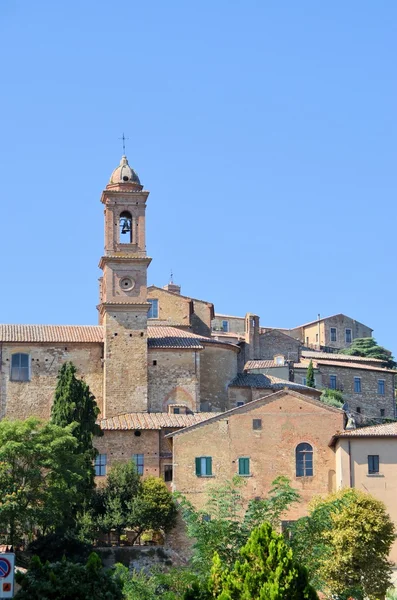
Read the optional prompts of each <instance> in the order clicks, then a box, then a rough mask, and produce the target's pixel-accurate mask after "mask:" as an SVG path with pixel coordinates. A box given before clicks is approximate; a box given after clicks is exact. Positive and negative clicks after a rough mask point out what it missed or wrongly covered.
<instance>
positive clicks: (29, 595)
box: [15, 553, 123, 600]
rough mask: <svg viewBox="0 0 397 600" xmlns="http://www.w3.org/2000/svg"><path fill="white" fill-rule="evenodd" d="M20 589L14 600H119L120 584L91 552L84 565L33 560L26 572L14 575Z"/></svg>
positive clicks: (120, 594) (120, 596)
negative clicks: (43, 562) (93, 599)
mask: <svg viewBox="0 0 397 600" xmlns="http://www.w3.org/2000/svg"><path fill="white" fill-rule="evenodd" d="M16 580H17V582H18V583H19V585H20V586H21V589H20V590H19V592H18V593H17V594H16V596H15V598H16V600H91V599H92V598H95V599H96V600H122V598H123V594H122V591H121V582H120V581H119V579H118V578H117V577H114V576H113V574H112V573H111V572H110V571H107V570H105V569H103V568H102V562H101V559H100V558H99V556H98V555H97V554H95V553H92V554H91V555H90V556H89V558H88V561H87V564H86V565H81V564H76V563H72V562H68V561H67V560H62V561H61V562H55V563H49V562H47V563H45V564H42V563H41V561H40V559H39V557H37V556H35V557H33V559H32V561H31V565H30V569H29V570H28V572H27V573H20V572H19V573H17V576H16Z"/></svg>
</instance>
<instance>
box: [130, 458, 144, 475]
mask: <svg viewBox="0 0 397 600" xmlns="http://www.w3.org/2000/svg"><path fill="white" fill-rule="evenodd" d="M132 460H133V461H134V463H135V466H136V470H137V471H138V473H139V475H143V454H133V455H132Z"/></svg>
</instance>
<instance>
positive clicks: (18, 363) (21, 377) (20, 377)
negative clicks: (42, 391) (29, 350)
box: [11, 354, 30, 381]
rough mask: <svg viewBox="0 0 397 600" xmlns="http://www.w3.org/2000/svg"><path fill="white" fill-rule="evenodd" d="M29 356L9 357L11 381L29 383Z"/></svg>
mask: <svg viewBox="0 0 397 600" xmlns="http://www.w3.org/2000/svg"><path fill="white" fill-rule="evenodd" d="M29 363H30V357H29V354H13V355H12V357H11V381H29V379H30V373H29V370H30V369H29Z"/></svg>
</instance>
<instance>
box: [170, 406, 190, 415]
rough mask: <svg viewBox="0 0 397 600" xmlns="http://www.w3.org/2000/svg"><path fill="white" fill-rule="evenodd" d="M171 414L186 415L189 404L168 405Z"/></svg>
mask: <svg viewBox="0 0 397 600" xmlns="http://www.w3.org/2000/svg"><path fill="white" fill-rule="evenodd" d="M168 414H169V415H186V414H187V406H186V405H185V404H169V405H168Z"/></svg>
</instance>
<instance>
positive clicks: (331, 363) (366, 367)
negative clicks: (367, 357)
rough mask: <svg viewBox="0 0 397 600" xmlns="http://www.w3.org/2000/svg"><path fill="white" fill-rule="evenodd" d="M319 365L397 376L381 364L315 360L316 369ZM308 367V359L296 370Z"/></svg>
mask: <svg viewBox="0 0 397 600" xmlns="http://www.w3.org/2000/svg"><path fill="white" fill-rule="evenodd" d="M318 365H325V366H326V367H333V368H335V369H337V368H338V367H340V368H344V369H360V370H363V371H377V372H380V373H395V374H397V371H395V370H393V369H388V368H386V367H382V365H379V364H373V365H366V364H363V363H356V362H348V361H346V362H343V361H341V360H323V359H322V358H321V359H317V360H314V362H313V366H314V367H316V366H318ZM308 366H309V360H308V359H306V362H300V363H295V364H294V367H295V369H307V367H308Z"/></svg>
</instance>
